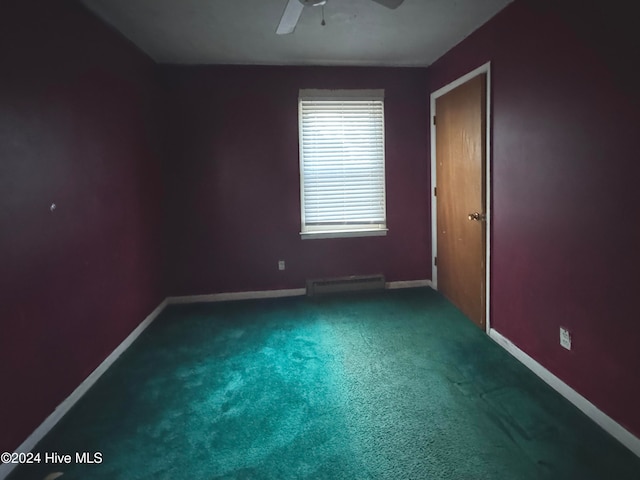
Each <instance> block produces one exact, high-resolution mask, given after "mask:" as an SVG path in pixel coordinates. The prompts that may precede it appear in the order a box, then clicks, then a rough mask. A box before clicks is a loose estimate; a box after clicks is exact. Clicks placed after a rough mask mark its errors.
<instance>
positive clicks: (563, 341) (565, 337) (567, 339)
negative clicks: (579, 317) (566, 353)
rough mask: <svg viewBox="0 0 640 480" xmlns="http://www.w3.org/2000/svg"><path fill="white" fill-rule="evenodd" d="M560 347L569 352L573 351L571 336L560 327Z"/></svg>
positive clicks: (566, 330)
mask: <svg viewBox="0 0 640 480" xmlns="http://www.w3.org/2000/svg"><path fill="white" fill-rule="evenodd" d="M560 345H561V346H562V347H564V348H566V349H567V350H571V334H570V333H569V330H568V329H566V328H564V327H560Z"/></svg>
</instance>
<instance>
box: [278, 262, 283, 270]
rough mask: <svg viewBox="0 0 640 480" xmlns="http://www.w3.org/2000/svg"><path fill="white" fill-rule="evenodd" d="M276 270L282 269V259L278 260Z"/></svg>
mask: <svg viewBox="0 0 640 480" xmlns="http://www.w3.org/2000/svg"><path fill="white" fill-rule="evenodd" d="M278 270H284V260H278Z"/></svg>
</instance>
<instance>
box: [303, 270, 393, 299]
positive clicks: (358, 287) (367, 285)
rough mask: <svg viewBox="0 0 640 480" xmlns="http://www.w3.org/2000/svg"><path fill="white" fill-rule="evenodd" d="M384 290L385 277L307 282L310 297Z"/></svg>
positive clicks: (360, 277) (326, 279)
mask: <svg viewBox="0 0 640 480" xmlns="http://www.w3.org/2000/svg"><path fill="white" fill-rule="evenodd" d="M384 288H385V281H384V275H353V276H350V277H338V278H322V279H315V280H307V295H308V296H310V297H315V296H318V295H327V294H331V293H345V292H361V291H375V290H384Z"/></svg>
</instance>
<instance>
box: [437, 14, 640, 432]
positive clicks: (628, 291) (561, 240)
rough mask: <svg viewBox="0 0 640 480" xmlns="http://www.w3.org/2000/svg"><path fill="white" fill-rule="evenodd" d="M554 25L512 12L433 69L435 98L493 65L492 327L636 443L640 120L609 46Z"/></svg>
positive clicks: (554, 20)
mask: <svg viewBox="0 0 640 480" xmlns="http://www.w3.org/2000/svg"><path fill="white" fill-rule="evenodd" d="M562 18H563V17H562V15H557V14H556V12H555V11H553V10H551V9H549V7H546V6H543V3H542V2H531V3H530V2H527V1H516V2H515V3H513V4H511V5H510V6H509V7H507V8H506V9H505V10H503V11H502V12H501V13H500V14H498V16H496V17H494V19H493V20H491V21H490V22H489V23H488V24H486V25H484V26H483V27H482V28H481V29H479V30H478V31H476V32H475V33H474V34H472V35H471V36H470V37H468V38H467V39H466V40H465V41H464V42H462V43H461V44H460V45H458V46H457V47H455V48H454V49H453V50H451V51H450V52H448V53H447V54H446V55H445V56H444V57H442V58H441V59H440V60H438V61H437V62H436V63H435V64H434V65H432V67H430V69H429V79H430V83H431V91H435V90H436V89H438V88H440V87H442V86H443V85H445V84H447V83H449V82H451V81H452V80H454V79H455V78H457V77H459V76H461V75H463V74H464V73H466V72H468V71H470V70H472V69H473V68H475V67H477V66H479V65H481V64H483V63H485V62H487V61H491V62H492V63H491V81H492V95H493V102H492V108H493V136H492V142H493V155H492V159H491V160H492V174H493V182H492V187H493V190H492V193H493V198H492V201H493V211H492V214H493V220H492V224H491V229H492V230H491V232H492V257H491V258H492V261H491V269H492V270H491V272H492V278H491V279H492V298H491V312H492V313H491V320H492V326H493V327H494V328H495V329H496V330H497V331H499V332H500V333H502V334H503V335H505V336H506V337H507V338H509V339H511V340H512V341H513V342H514V343H515V344H516V345H518V346H519V347H520V348H521V349H523V350H524V351H525V352H526V353H528V354H529V355H531V356H532V357H533V358H535V359H536V360H537V361H539V362H540V363H541V364H542V365H543V366H545V367H546V368H548V369H549V370H550V371H551V372H553V373H554V374H556V375H557V376H559V377H560V378H561V379H563V380H564V381H565V382H566V383H568V384H569V385H570V386H571V387H573V388H574V389H576V390H577V391H578V392H579V393H581V394H582V395H584V396H585V397H587V398H588V399H589V400H590V401H592V402H593V403H594V404H595V405H596V406H598V407H599V408H600V409H602V410H603V411H604V412H605V413H607V414H608V415H610V416H611V417H613V418H614V419H615V420H617V421H618V422H620V423H621V424H622V425H623V426H625V427H626V428H627V429H629V430H630V431H632V432H633V433H635V434H636V435H640V410H638V405H640V382H638V368H639V367H640V348H639V345H640V326H639V324H638V318H639V314H638V307H637V298H638V292H637V287H638V272H639V271H640V248H638V246H639V245H640V238H639V223H638V219H640V195H639V193H638V191H639V190H638V187H637V183H638V178H639V177H640V158H639V156H638V147H637V138H638V132H640V121H639V119H640V116H639V115H638V114H639V113H640V112H639V108H638V103H637V98H635V97H633V96H631V95H632V94H633V92H634V90H633V89H628V88H625V86H628V82H623V81H621V80H622V79H621V78H619V76H618V75H619V73H620V72H622V71H624V70H623V69H622V70H621V69H616V68H613V66H612V63H611V61H612V59H611V58H605V57H603V56H601V53H602V52H603V51H610V49H597V48H595V47H594V48H593V49H592V46H593V45H595V44H596V43H597V42H598V41H606V39H604V38H601V39H595V41H593V43H591V42H590V41H587V39H586V38H583V37H582V36H581V34H580V32H586V31H588V28H585V27H586V25H584V24H583V25H581V28H580V29H575V30H574V29H573V28H572V27H570V26H569V24H565V23H564V21H563V20H562ZM592 40H593V39H592ZM618 47H619V48H618V51H619V49H620V48H625V45H619V46H618ZM634 58H635V57H632V56H629V57H627V60H628V61H633V59H634ZM636 68H637V65H636ZM635 91H636V92H637V88H636V89H635ZM561 325H562V326H566V327H568V328H569V329H570V331H571V332H572V335H573V349H572V351H570V352H569V351H566V350H564V349H562V348H561V347H560V345H559V338H558V337H559V334H558V331H559V327H560V326H561Z"/></svg>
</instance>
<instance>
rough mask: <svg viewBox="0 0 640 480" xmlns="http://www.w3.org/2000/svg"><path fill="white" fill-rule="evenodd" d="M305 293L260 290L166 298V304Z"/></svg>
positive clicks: (289, 295) (300, 291) (300, 293)
mask: <svg viewBox="0 0 640 480" xmlns="http://www.w3.org/2000/svg"><path fill="white" fill-rule="evenodd" d="M306 293H307V291H306V290H305V289H304V288H289V289H285V290H260V291H254V292H228V293H211V294H208V295H187V296H184V297H169V298H167V303H168V304H169V305H180V304H185V303H207V302H226V301H229V300H254V299H258V298H279V297H297V296H300V295H305V294H306Z"/></svg>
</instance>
